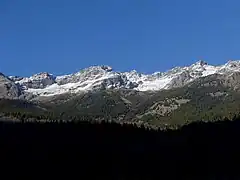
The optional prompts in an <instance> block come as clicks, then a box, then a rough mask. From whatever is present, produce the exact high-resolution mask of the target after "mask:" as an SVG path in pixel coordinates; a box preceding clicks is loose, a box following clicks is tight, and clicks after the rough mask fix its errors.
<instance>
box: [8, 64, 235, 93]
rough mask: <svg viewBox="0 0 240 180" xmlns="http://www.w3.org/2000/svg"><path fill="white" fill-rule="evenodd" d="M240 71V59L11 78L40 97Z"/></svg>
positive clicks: (156, 86)
mask: <svg viewBox="0 0 240 180" xmlns="http://www.w3.org/2000/svg"><path fill="white" fill-rule="evenodd" d="M232 72H240V61H228V62H227V63H226V64H224V65H220V66H212V65H208V64H207V63H206V62H204V61H198V62H196V63H194V64H192V65H191V66H187V67H175V68H173V69H171V70H169V71H166V72H156V73H153V74H142V73H138V72H137V71H135V70H133V71H130V72H115V71H113V69H112V68H111V67H109V66H92V67H89V68H86V69H83V70H81V71H79V72H77V73H74V74H69V75H63V76H53V75H52V74H49V73H39V74H36V75H33V76H31V77H29V78H23V77H22V78H21V77H16V76H11V77H9V78H10V79H12V81H14V82H15V83H16V84H18V85H20V86H21V87H22V89H24V91H25V92H29V93H33V94H35V95H40V96H52V95H58V94H63V93H67V92H69V93H77V92H83V91H92V90H96V89H119V88H124V89H135V90H139V91H149V90H151V91H158V90H162V89H171V88H175V87H181V86H184V85H186V84H188V83H189V82H192V81H194V80H195V79H197V78H200V77H205V76H209V75H212V74H231V73H232Z"/></svg>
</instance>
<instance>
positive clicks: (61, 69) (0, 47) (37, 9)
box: [0, 0, 240, 76]
mask: <svg viewBox="0 0 240 180" xmlns="http://www.w3.org/2000/svg"><path fill="white" fill-rule="evenodd" d="M239 9H240V1H239V0H0V71H1V72H3V73H5V74H7V75H21V76H30V75H32V74H34V73H37V72H41V71H48V72H51V73H54V74H65V73H71V72H76V71H78V70H79V69H81V68H85V67H88V66H90V65H103V64H105V65H110V66H112V67H113V68H114V69H115V70H118V71H125V70H131V69H136V70H138V71H140V72H146V73H150V72H153V71H165V70H167V69H169V68H172V67H173V66H184V65H188V64H191V63H194V62H195V61H197V60H198V59H203V60H206V61H207V62H209V63H211V64H221V63H225V62H226V61H227V60H229V59H240V11H239Z"/></svg>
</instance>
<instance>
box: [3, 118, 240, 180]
mask: <svg viewBox="0 0 240 180" xmlns="http://www.w3.org/2000/svg"><path fill="white" fill-rule="evenodd" d="M0 128H1V131H0V133H1V136H0V138H1V139H0V142H1V164H2V165H3V169H8V170H11V171H10V172H11V173H8V177H9V176H12V175H13V176H19V175H20V174H21V175H28V176H32V177H33V178H38V177H40V176H41V177H44V178H48V177H49V178H50V177H54V178H61V177H67V178H68V179H69V178H70V177H79V178H81V179H159V178H164V179H180V178H184V179H186V178H187V179H231V178H237V177H240V176H239V170H238V163H239V155H240V154H239V152H240V146H239V137H240V131H239V129H240V119H239V118H235V119H233V120H231V121H230V120H225V121H221V122H220V121H219V122H214V123H213V122H212V123H203V122H199V123H192V124H190V125H186V126H183V127H182V128H181V129H179V130H166V131H160V130H151V129H148V128H144V127H138V126H136V125H130V124H122V125H121V124H117V123H107V122H101V123H89V122H68V123H64V122H62V123H30V122H29V123H26V122H25V123H16V122H15V123H14V122H11V123H10V122H1V123H0ZM3 169H2V170H3ZM15 169H16V172H17V171H18V173H13V172H15ZM13 170H14V171H13ZM3 172H5V171H3Z"/></svg>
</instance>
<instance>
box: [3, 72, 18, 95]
mask: <svg viewBox="0 0 240 180" xmlns="http://www.w3.org/2000/svg"><path fill="white" fill-rule="evenodd" d="M21 94H22V93H21V90H20V88H19V86H18V85H16V84H15V83H14V82H13V81H11V80H10V79H9V78H8V77H6V76H5V75H4V74H2V73H0V98H5V99H15V98H18V97H19V96H20V95H21Z"/></svg>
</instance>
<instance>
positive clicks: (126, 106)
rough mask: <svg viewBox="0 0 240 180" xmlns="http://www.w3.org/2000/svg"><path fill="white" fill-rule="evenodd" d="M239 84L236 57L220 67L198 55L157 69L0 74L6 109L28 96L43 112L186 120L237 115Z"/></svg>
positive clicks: (99, 68) (167, 121) (149, 120)
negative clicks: (180, 64)
mask: <svg viewBox="0 0 240 180" xmlns="http://www.w3.org/2000/svg"><path fill="white" fill-rule="evenodd" d="M239 88H240V61H237V60H236V61H228V62H227V63H226V64H223V65H218V66H214V65H209V64H208V63H207V62H205V61H202V60H200V61H197V62H196V63H194V64H192V65H190V66H186V67H175V68H173V69H171V70H168V71H166V72H155V73H153V74H143V73H139V72H137V71H136V70H132V71H130V72H117V71H114V70H113V69H112V68H111V67H110V66H106V65H104V66H92V67H89V68H85V69H82V70H80V71H79V72H76V73H73V74H69V75H62V76H55V75H53V74H51V73H48V72H42V73H38V74H35V75H33V76H31V77H19V76H6V75H4V74H2V73H0V98H1V103H0V107H2V111H6V107H9V106H10V107H11V108H10V109H14V108H15V109H16V107H18V106H17V105H16V102H19V101H24V102H26V103H29V104H32V106H31V107H34V108H37V109H38V111H42V112H43V113H46V111H47V112H50V111H51V112H55V113H60V114H61V113H62V112H64V113H65V114H68V115H70V114H71V115H73V114H74V115H76V116H84V115H87V116H91V117H94V118H96V116H97V117H98V118H100V119H104V118H108V119H114V120H117V121H131V122H132V121H134V122H144V123H150V124H154V125H163V124H165V125H168V124H172V123H174V124H179V123H180V124H182V123H187V122H191V121H195V120H204V121H205V120H209V119H211V120H212V119H218V118H219V119H220V118H221V119H222V117H226V118H228V117H229V118H230V117H232V116H234V114H236V113H238V112H240V111H239V110H240V98H239V97H240V96H239V95H240V94H239ZM6 102H7V105H6ZM9 104H10V105H9ZM18 104H19V103H18ZM20 104H21V103H20ZM22 107H23V106H22V105H21V108H22ZM18 108H19V107H18ZM4 109H5V110H4ZM7 109H8V110H9V108H7ZM27 109H28V108H27ZM18 110H19V109H18ZM11 111H12V110H11ZM29 111H30V109H29Z"/></svg>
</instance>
